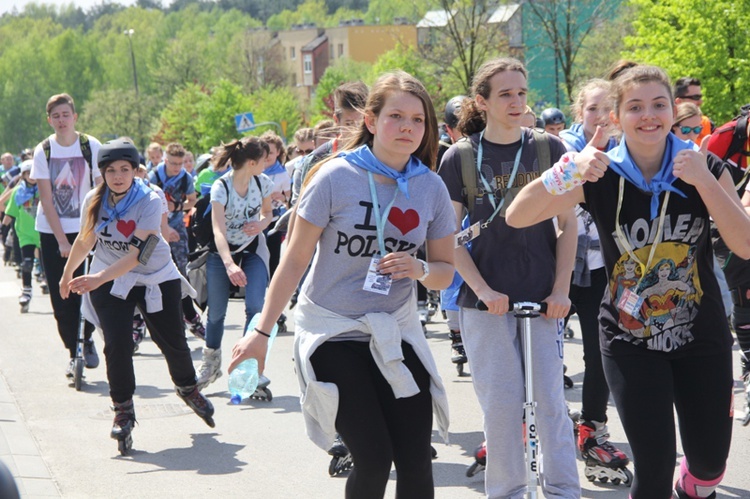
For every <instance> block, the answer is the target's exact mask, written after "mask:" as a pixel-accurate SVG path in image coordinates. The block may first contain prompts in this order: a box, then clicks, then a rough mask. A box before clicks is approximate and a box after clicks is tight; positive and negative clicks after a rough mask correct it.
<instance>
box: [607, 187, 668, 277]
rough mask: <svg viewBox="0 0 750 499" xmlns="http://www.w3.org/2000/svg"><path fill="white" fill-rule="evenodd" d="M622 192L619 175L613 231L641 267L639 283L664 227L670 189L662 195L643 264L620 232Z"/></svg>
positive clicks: (623, 189) (650, 260)
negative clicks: (657, 219) (661, 203)
mask: <svg viewBox="0 0 750 499" xmlns="http://www.w3.org/2000/svg"><path fill="white" fill-rule="evenodd" d="M624 193H625V178H624V177H620V189H619V192H618V194H617V215H616V217H617V218H616V220H615V232H616V234H617V239H618V240H619V241H620V244H622V247H623V248H625V251H627V252H628V255H630V258H632V259H633V261H634V262H636V263H637V264H638V266H639V267H640V268H641V277H640V279H638V284H640V282H641V280H643V277H644V276H645V275H646V271H647V270H648V269H650V268H651V262H652V261H653V259H654V254H655V253H656V247H657V246H658V245H659V243H660V242H661V235H662V230H663V229H664V219H665V217H666V215H667V205H668V204H669V194H670V191H666V194H665V195H664V204H663V205H662V207H661V213H660V214H659V224H658V225H657V227H656V237H655V238H654V242H653V244H652V245H651V251H650V252H649V254H648V261H647V262H646V265H644V264H643V262H642V261H641V260H640V259H639V258H638V257H637V256H635V252H634V251H633V247H632V246H631V245H630V242H628V238H627V237H625V234H624V233H623V232H622V227H621V226H620V210H621V209H622V200H623V194H624ZM654 195H655V194H654Z"/></svg>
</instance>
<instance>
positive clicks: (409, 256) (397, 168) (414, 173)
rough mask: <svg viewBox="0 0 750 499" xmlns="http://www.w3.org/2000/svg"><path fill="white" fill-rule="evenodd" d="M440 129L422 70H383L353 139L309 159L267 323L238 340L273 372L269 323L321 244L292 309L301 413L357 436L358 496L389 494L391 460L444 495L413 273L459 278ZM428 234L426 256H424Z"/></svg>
mask: <svg viewBox="0 0 750 499" xmlns="http://www.w3.org/2000/svg"><path fill="white" fill-rule="evenodd" d="M437 136H438V134H437V121H436V118H435V111H434V109H433V107H432V103H431V101H430V98H429V96H428V94H427V92H426V91H425V89H424V87H423V86H422V84H421V83H420V82H419V81H418V80H416V79H415V78H414V77H412V76H410V75H408V74H406V73H404V72H396V73H389V74H386V75H383V76H382V77H381V78H380V79H378V81H377V82H376V83H375V85H374V86H373V88H372V90H371V92H370V95H369V96H368V99H367V104H366V107H365V111H364V122H363V123H362V124H361V125H360V128H359V131H358V133H356V134H355V137H354V138H353V140H352V143H351V145H350V147H349V148H346V149H345V150H344V151H343V152H342V153H340V154H339V155H338V156H337V157H335V158H333V159H331V160H330V161H329V162H324V163H321V164H320V165H319V166H316V167H315V168H314V169H313V170H311V172H310V176H311V177H312V180H311V182H310V183H309V185H308V186H307V187H306V189H305V190H304V191H303V193H302V195H301V197H300V202H299V205H298V207H297V209H298V211H297V217H296V221H295V222H294V228H293V230H292V233H291V238H290V241H289V242H288V247H287V249H286V252H285V253H284V255H283V256H282V260H281V263H280V265H279V268H278V271H277V272H276V274H274V278H273V280H272V282H271V286H270V288H269V296H268V299H267V300H266V303H265V305H264V307H263V312H262V313H261V318H260V320H259V322H258V327H257V328H256V329H255V331H254V332H248V334H247V335H246V336H245V337H244V338H243V339H241V340H240V341H239V342H238V343H237V345H235V348H234V351H233V354H234V356H233V359H232V364H231V365H230V371H231V370H232V368H233V367H234V366H236V365H237V364H238V363H239V362H240V361H242V360H244V359H246V358H249V357H253V358H256V359H257V360H258V362H259V368H260V370H261V371H262V369H263V367H264V357H265V355H266V347H267V338H266V336H267V332H268V331H270V330H271V327H272V326H273V325H274V323H275V322H276V320H277V318H278V317H279V315H280V314H281V312H282V310H283V308H284V307H285V306H286V304H287V302H288V301H289V298H290V297H291V295H292V293H293V291H294V290H295V288H296V286H297V283H298V282H299V280H300V279H301V277H302V274H303V273H304V272H305V270H306V269H307V265H308V263H309V261H310V259H311V258H312V256H313V253H315V259H314V261H313V263H312V267H311V269H310V273H309V275H308V277H307V278H306V280H305V284H304V286H303V289H302V293H301V296H300V300H299V301H298V303H297V308H296V310H295V312H296V314H297V316H296V317H297V322H296V324H295V328H296V331H295V334H296V341H295V358H296V363H297V373H298V376H300V381H301V386H303V387H304V390H305V395H304V396H303V400H304V403H303V414H304V415H305V418H306V423H307V425H306V426H307V429H308V434H309V436H310V438H311V439H312V440H313V441H314V442H315V443H316V444H318V445H319V446H321V447H323V448H324V449H326V450H327V449H328V448H329V447H330V445H331V444H332V443H333V440H334V438H335V433H336V432H338V433H339V434H340V435H341V438H342V439H343V441H344V443H345V444H346V445H347V446H348V447H349V450H350V451H351V454H352V458H353V460H354V462H356V463H357V468H356V470H357V471H356V473H352V474H351V475H350V476H349V479H348V483H347V495H348V496H349V495H350V496H352V497H375V496H382V495H383V493H384V492H385V486H386V482H387V481H388V474H389V470H390V468H391V463H392V462H395V463H396V475H397V482H398V483H397V489H398V494H399V497H401V496H403V497H432V496H433V495H434V487H433V481H432V473H431V470H432V465H431V462H430V460H431V453H430V437H431V429H432V408H433V404H434V405H435V407H436V417H437V420H438V426H439V428H440V430H441V431H447V421H446V419H447V404H446V402H445V396H444V390H443V388H442V381H441V380H440V377H439V375H438V374H437V368H436V367H435V362H434V359H433V358H432V354H431V353H430V350H429V346H428V345H427V342H426V340H425V338H424V334H423V333H422V328H421V325H420V323H419V317H418V316H417V308H416V299H415V296H414V287H415V283H414V281H415V280H417V279H418V280H421V281H422V282H423V283H424V285H425V286H426V287H428V288H432V289H442V288H445V287H447V286H448V285H449V284H450V282H451V280H452V278H453V270H454V269H453V241H452V239H453V233H454V231H455V218H454V216H453V212H452V208H451V204H450V200H449V197H448V193H447V191H446V189H445V186H444V185H443V183H442V181H441V180H440V178H439V177H438V176H437V175H436V174H435V173H433V172H432V171H430V168H429V167H428V166H426V165H429V166H430V167H434V163H435V155H436V152H437ZM425 242H426V246H427V255H428V256H427V258H428V262H422V261H419V260H417V259H416V258H415V257H414V253H415V252H416V250H417V248H418V247H419V246H420V245H421V244H423V243H425ZM391 356H396V357H397V358H396V359H394V360H393V361H392V362H385V361H384V358H385V357H389V358H391ZM332 385H335V387H333V388H332ZM407 386H408V387H409V388H408V389H405V388H406V387H407ZM320 390H323V391H325V396H323V393H322V392H321V391H320ZM332 392H333V393H332ZM334 426H335V429H334Z"/></svg>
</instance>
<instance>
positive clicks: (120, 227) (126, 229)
mask: <svg viewBox="0 0 750 499" xmlns="http://www.w3.org/2000/svg"><path fill="white" fill-rule="evenodd" d="M117 231H118V232H119V233H120V234H122V235H123V236H125V237H130V234H132V233H133V232H135V220H118V221H117Z"/></svg>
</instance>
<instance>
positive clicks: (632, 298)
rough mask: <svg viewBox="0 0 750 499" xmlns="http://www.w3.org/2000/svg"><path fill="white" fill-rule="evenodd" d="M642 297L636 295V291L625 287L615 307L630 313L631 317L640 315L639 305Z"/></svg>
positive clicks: (641, 303) (641, 302)
mask: <svg viewBox="0 0 750 499" xmlns="http://www.w3.org/2000/svg"><path fill="white" fill-rule="evenodd" d="M643 301H644V300H643V298H641V297H640V296H638V294H637V293H634V292H632V291H631V290H629V289H625V290H624V291H623V292H622V296H621V297H620V301H618V302H617V308H619V309H620V310H622V311H623V312H625V313H626V314H628V315H630V316H631V317H640V310H641V306H642V305H643Z"/></svg>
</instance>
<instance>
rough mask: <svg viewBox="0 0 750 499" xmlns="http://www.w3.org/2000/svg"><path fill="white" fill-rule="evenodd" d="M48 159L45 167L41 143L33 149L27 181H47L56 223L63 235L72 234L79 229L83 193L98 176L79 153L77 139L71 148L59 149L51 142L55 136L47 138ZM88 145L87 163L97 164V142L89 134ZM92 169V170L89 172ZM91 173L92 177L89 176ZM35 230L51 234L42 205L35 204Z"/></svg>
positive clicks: (96, 171) (57, 145) (87, 190)
mask: <svg viewBox="0 0 750 499" xmlns="http://www.w3.org/2000/svg"><path fill="white" fill-rule="evenodd" d="M49 142H50V159H49V164H48V163H47V158H46V157H45V155H44V149H43V148H42V143H41V142H40V143H39V145H37V146H36V148H35V149H34V164H33V166H32V167H31V178H33V179H36V180H40V179H48V180H49V181H50V183H51V184H52V202H53V204H54V206H55V210H56V211H57V216H58V217H59V218H60V224H61V225H62V229H63V231H64V232H65V233H66V234H75V233H77V232H78V231H80V230H81V221H80V219H81V206H83V200H84V199H85V198H86V194H88V192H89V191H90V190H91V189H92V187H94V186H92V178H93V180H94V184H95V183H96V179H97V178H100V177H101V173H100V172H99V168H96V167H94V168H91V166H90V165H88V164H86V160H85V159H84V157H83V153H82V152H81V144H80V140H79V139H76V141H75V143H73V145H71V146H68V147H63V146H61V145H60V144H58V143H57V140H55V135H54V134H52V135H50V136H49ZM89 144H90V146H91V161H93V163H94V165H96V164H97V160H96V158H97V157H98V156H99V148H100V147H101V143H100V142H99V141H98V140H96V139H95V138H94V137H91V136H90V135H89ZM92 170H93V171H92ZM91 173H93V177H92V175H91ZM36 230H38V231H39V232H44V233H46V234H52V227H50V225H49V222H48V221H47V217H46V216H45V215H44V208H43V207H42V203H39V207H38V208H37V215H36Z"/></svg>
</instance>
